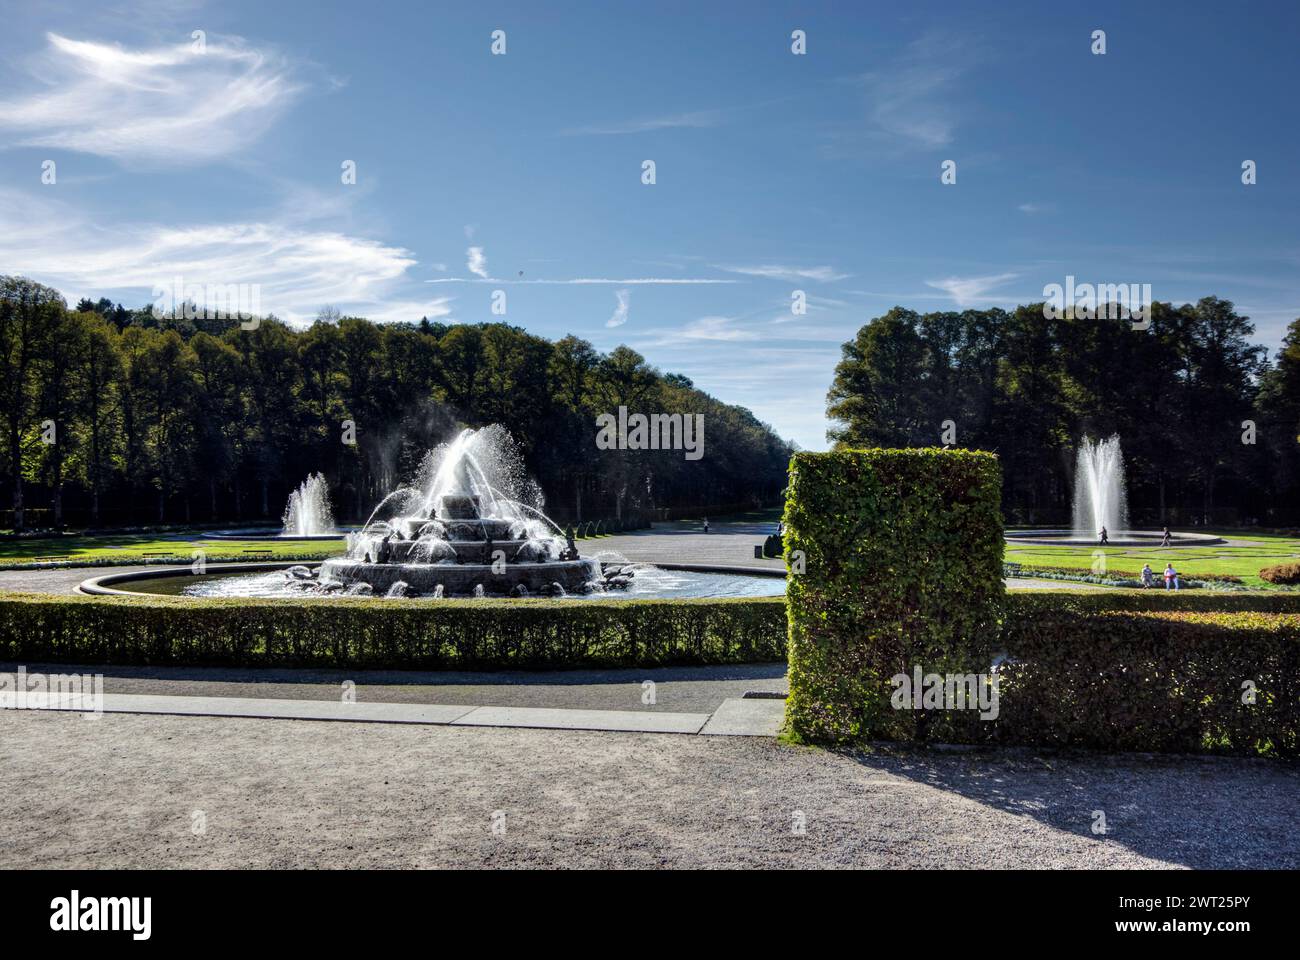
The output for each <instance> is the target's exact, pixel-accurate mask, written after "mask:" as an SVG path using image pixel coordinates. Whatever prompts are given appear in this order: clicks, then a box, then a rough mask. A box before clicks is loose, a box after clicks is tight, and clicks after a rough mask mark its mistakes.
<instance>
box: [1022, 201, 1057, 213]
mask: <svg viewBox="0 0 1300 960" xmlns="http://www.w3.org/2000/svg"><path fill="white" fill-rule="evenodd" d="M1016 209H1017V210H1019V211H1020V212H1021V213H1025V214H1028V215H1030V216H1033V215H1034V214H1036V213H1051V212H1053V211H1054V210H1055V209H1056V205H1055V204H1051V203H1022V204H1020V206H1018V207H1016Z"/></svg>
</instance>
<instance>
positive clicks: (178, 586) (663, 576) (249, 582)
mask: <svg viewBox="0 0 1300 960" xmlns="http://www.w3.org/2000/svg"><path fill="white" fill-rule="evenodd" d="M296 566H307V567H308V568H310V569H315V567H316V566H317V565H315V564H297V563H285V562H275V563H223V564H209V565H208V567H207V569H206V571H205V572H204V573H201V574H196V573H193V572H192V571H191V570H190V568H189V567H159V568H158V569H156V570H146V571H136V572H133V573H111V574H105V575H102V576H98V577H93V578H91V579H89V580H86V581H83V582H82V584H81V585H80V587H78V591H79V592H81V593H89V594H99V595H110V596H135V597H139V596H155V597H226V598H242V599H269V600H292V601H294V602H312V601H313V600H351V599H357V597H354V596H352V595H349V594H346V593H329V594H325V593H314V592H311V591H304V590H302V589H301V588H300V587H296V586H295V585H294V583H295V582H294V581H292V580H290V579H288V578H286V577H285V575H284V571H285V570H287V569H288V568H290V567H296ZM633 566H635V567H636V570H637V575H636V576H635V577H634V578H632V581H631V583H630V584H629V586H628V587H627V589H623V590H608V591H596V592H593V593H587V594H581V593H571V594H569V595H568V598H569V599H572V600H574V601H583V600H588V601H590V600H595V601H599V600H648V599H692V598H704V597H719V598H723V597H772V596H780V595H781V594H783V593H784V592H785V571H784V570H762V569H745V568H730V567H710V566H705V565H681V566H679V565H676V564H664V565H662V566H648V565H645V566H643V565H641V564H633ZM471 589H472V588H471ZM376 593H379V591H376ZM380 596H381V598H382V594H380ZM362 599H369V597H368V596H364V597H362ZM412 599H415V600H416V601H417V602H423V601H425V600H430V599H431V598H430V597H428V596H424V597H414V598H412ZM449 599H450V598H449ZM463 599H465V597H463V596H461V597H456V598H455V599H450V602H459V601H460V600H463Z"/></svg>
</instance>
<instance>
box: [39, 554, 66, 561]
mask: <svg viewBox="0 0 1300 960" xmlns="http://www.w3.org/2000/svg"><path fill="white" fill-rule="evenodd" d="M71 559H72V558H71V557H69V556H67V555H66V554H57V555H53V556H48V557H33V558H32V560H33V561H35V562H36V563H58V562H59V561H60V560H71Z"/></svg>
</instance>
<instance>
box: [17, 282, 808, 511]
mask: <svg viewBox="0 0 1300 960" xmlns="http://www.w3.org/2000/svg"><path fill="white" fill-rule="evenodd" d="M193 315H194V311H192V310H191V311H188V312H187V311H186V310H185V309H184V307H182V308H181V309H180V310H177V311H175V317H176V318H179V319H176V318H173V317H171V316H169V317H166V318H163V319H157V318H155V317H154V315H153V312H152V310H151V309H150V308H148V307H146V308H142V309H139V310H128V309H125V308H123V307H122V306H121V305H119V304H113V303H112V302H110V301H109V300H107V299H101V300H99V301H98V302H91V301H89V300H83V301H81V302H80V303H79V304H77V306H76V308H75V309H69V308H68V306H67V304H66V303H65V302H64V300H63V298H62V297H61V296H60V295H59V294H58V292H57V291H55V290H52V289H51V288H49V287H45V286H43V285H41V284H39V283H34V282H32V281H30V280H27V279H25V278H21V277H0V405H2V407H3V425H4V428H5V440H4V443H3V453H2V454H0V469H2V470H3V476H2V477H0V481H3V483H4V484H5V485H6V486H7V487H8V488H9V489H10V490H11V491H12V509H11V510H10V511H6V516H5V519H7V520H8V521H9V524H8V525H11V526H12V527H13V528H15V529H18V530H22V529H24V528H26V527H31V526H33V525H41V526H55V527H61V526H63V525H64V524H65V523H68V522H75V523H78V524H88V525H91V526H100V525H105V524H122V523H142V522H148V523H155V522H156V523H162V522H187V523H188V522H200V521H205V522H206V521H219V522H228V521H241V520H253V519H272V518H277V517H278V516H279V513H280V512H281V510H282V509H283V506H284V503H285V500H286V498H287V496H288V493H289V491H290V490H292V489H293V488H294V487H295V486H297V484H298V483H300V482H301V481H302V479H303V478H304V477H305V476H306V475H307V474H308V473H311V472H314V471H317V470H321V471H323V472H324V473H325V475H326V476H327V477H328V478H329V480H330V482H331V487H332V491H331V492H332V495H333V501H334V504H335V512H336V516H337V517H338V518H339V519H341V520H347V519H352V520H356V519H364V517H365V516H366V515H368V513H369V511H370V510H371V508H372V507H373V506H374V504H375V503H376V502H377V500H378V499H379V498H380V497H382V496H383V495H384V494H386V493H387V492H389V491H390V490H391V489H392V488H393V487H395V486H397V485H398V484H399V483H400V482H401V481H402V480H403V479H406V478H408V477H409V476H410V475H411V474H412V473H413V471H414V470H415V468H416V467H417V465H418V463H419V461H420V459H421V457H422V456H423V455H424V453H425V451H426V450H428V449H429V448H430V447H432V446H434V445H436V444H437V443H440V442H443V441H445V440H447V439H449V438H450V437H451V436H452V435H453V434H454V432H455V431H456V430H458V429H460V428H462V427H465V426H469V427H481V426H486V425H488V424H492V423H499V424H502V425H503V426H505V427H506V428H507V429H508V430H509V431H510V432H511V434H512V435H513V436H514V438H515V440H516V441H517V442H518V443H519V446H520V448H521V450H522V452H523V454H524V457H525V462H526V465H527V467H528V469H529V471H530V473H531V474H532V475H533V476H534V477H535V478H536V480H537V481H538V483H539V484H540V486H541V488H542V490H543V491H544V492H545V494H546V496H547V505H548V510H549V511H550V512H551V513H552V514H553V515H555V516H557V518H561V519H572V520H577V519H582V518H584V517H586V518H597V517H620V518H621V517H625V516H629V515H631V514H634V513H643V512H646V511H649V510H662V509H663V508H679V509H685V508H690V507H700V508H703V507H707V506H717V505H725V506H740V505H752V504H758V503H766V502H772V501H773V500H774V499H775V498H776V497H777V496H778V495H779V493H780V491H781V490H782V488H783V487H784V485H785V470H786V466H787V463H788V461H789V458H790V454H791V452H792V450H791V446H790V444H788V443H786V442H785V441H783V440H781V439H780V438H779V437H778V436H777V435H776V434H775V433H774V432H773V431H772V429H771V428H770V427H769V426H767V425H766V424H764V423H762V422H760V421H759V420H757V419H756V418H755V417H754V416H753V414H752V413H750V412H749V411H748V410H746V409H744V408H741V407H736V406H731V405H728V404H724V403H721V402H719V401H718V400H716V399H714V398H713V397H711V396H709V395H708V394H706V393H703V392H702V391H699V390H697V389H695V388H694V386H693V385H692V383H691V381H690V380H688V379H687V378H685V377H683V376H680V375H675V374H664V373H661V372H660V371H658V370H656V369H655V368H654V367H651V366H650V365H648V364H647V363H646V361H645V359H644V358H643V357H642V356H640V355H639V354H637V353H636V352H635V351H633V350H631V349H629V348H627V347H624V346H621V347H618V348H617V349H615V350H613V351H612V352H610V353H608V354H602V353H600V352H598V351H597V350H595V349H594V348H593V347H592V345H591V344H590V343H588V342H586V341H584V340H581V339H579V338H577V337H572V336H569V337H565V338H563V339H562V340H559V341H556V342H551V341H548V340H545V339H543V338H541V337H536V336H532V335H530V334H528V333H526V332H525V331H523V330H521V329H519V328H517V327H512V326H508V325H505V324H480V325H447V324H441V323H431V322H429V321H428V320H422V321H421V322H419V323H418V324H375V323H371V322H369V321H367V320H365V319H363V318H358V317H339V316H338V315H337V313H336V312H334V311H322V316H321V317H319V318H318V319H317V321H316V322H315V323H314V324H313V325H312V326H311V327H309V328H307V329H305V330H295V329H293V328H291V327H289V326H287V325H285V324H284V323H282V322H280V321H278V320H276V319H275V318H273V317H268V318H264V319H260V320H259V321H257V322H256V323H251V322H250V323H246V324H240V323H239V322H238V321H236V320H208V319H203V318H201V317H195V318H192V319H187V316H189V317H193ZM247 328H251V329H247ZM620 406H626V407H627V408H628V409H629V410H630V411H633V412H643V413H647V414H649V413H670V414H671V413H682V414H687V413H690V414H703V415H704V422H705V438H706V439H705V448H704V456H703V458H702V459H700V460H695V461H687V460H686V459H685V458H684V456H683V453H682V451H671V450H599V449H597V447H596V443H595V437H596V433H597V430H596V427H595V418H596V416H597V415H598V414H600V413H607V412H616V411H617V410H618V408H619V407H620ZM349 441H354V442H349ZM0 525H5V524H4V523H3V522H0Z"/></svg>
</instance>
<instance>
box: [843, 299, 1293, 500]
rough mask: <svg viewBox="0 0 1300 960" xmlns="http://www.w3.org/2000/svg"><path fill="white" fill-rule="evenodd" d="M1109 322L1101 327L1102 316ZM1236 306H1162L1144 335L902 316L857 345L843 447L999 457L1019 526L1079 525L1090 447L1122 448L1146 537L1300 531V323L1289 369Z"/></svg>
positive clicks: (1022, 310) (1041, 313) (980, 317)
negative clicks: (1272, 359)
mask: <svg viewBox="0 0 1300 960" xmlns="http://www.w3.org/2000/svg"><path fill="white" fill-rule="evenodd" d="M1099 312H1100V311H1099ZM1254 332H1255V328H1254V326H1253V325H1252V324H1251V322H1250V320H1249V318H1247V317H1244V316H1242V315H1240V314H1239V313H1237V311H1236V310H1235V308H1234V307H1233V305H1232V304H1231V303H1229V302H1228V301H1226V300H1221V299H1219V298H1217V297H1206V298H1204V299H1202V300H1200V301H1199V302H1197V303H1195V304H1184V305H1182V306H1179V307H1175V306H1173V305H1171V304H1168V303H1156V304H1154V305H1153V307H1152V311H1151V321H1150V323H1149V325H1147V326H1146V327H1145V328H1142V327H1141V326H1140V325H1139V326H1137V327H1135V326H1134V324H1133V323H1131V322H1130V321H1128V320H1119V319H1106V318H1105V316H1100V317H1099V316H1086V317H1085V316H1083V315H1082V314H1080V315H1079V316H1074V315H1072V314H1067V315H1066V316H1063V317H1060V318H1056V319H1053V318H1052V317H1050V316H1049V315H1048V312H1047V311H1045V310H1044V309H1043V305H1042V304H1030V305H1027V306H1022V307H1019V308H1017V309H1016V310H1014V311H1013V312H1011V313H1007V312H1006V311H1003V310H999V309H992V310H984V311H976V310H967V311H965V312H961V313H930V314H924V315H919V314H916V313H914V312H912V311H909V310H904V309H902V308H895V309H893V310H890V311H889V312H888V313H886V314H885V315H883V316H881V317H877V318H876V319H874V320H872V321H871V322H870V323H868V324H867V325H866V326H864V327H862V329H861V330H859V331H858V333H857V335H856V336H855V337H854V338H853V340H851V341H849V342H848V343H846V344H844V347H843V357H842V359H841V361H840V363H839V365H838V366H837V367H836V371H835V379H834V382H833V383H832V385H831V388H830V391H829V393H828V396H827V413H828V416H829V417H830V418H831V420H832V421H833V427H832V429H831V431H830V433H829V437H830V439H831V440H832V441H834V442H835V443H836V444H838V445H840V446H877V445H885V446H934V445H938V444H941V443H943V442H944V436H943V432H944V426H943V425H944V423H945V422H946V421H952V424H953V427H954V428H955V432H956V437H955V441H956V444H957V445H958V446H966V447H975V448H979V449H986V450H993V451H995V452H997V453H998V454H999V456H1000V457H1001V459H1002V464H1003V475H1004V479H1003V482H1004V491H1003V506H1004V509H1005V511H1006V513H1007V516H1008V519H1009V520H1010V521H1012V522H1020V523H1068V521H1069V516H1070V501H1071V496H1072V489H1073V473H1074V453H1075V450H1076V449H1077V445H1078V442H1079V440H1080V438H1081V437H1083V436H1084V435H1085V434H1086V435H1091V436H1094V437H1105V436H1109V435H1111V434H1118V435H1119V436H1120V438H1121V441H1122V443H1123V448H1124V454H1125V460H1126V463H1127V467H1128V470H1127V474H1128V476H1127V480H1128V488H1129V504H1130V510H1131V512H1132V513H1133V518H1134V520H1135V521H1137V522H1140V523H1146V524H1151V523H1157V522H1171V523H1172V522H1177V523H1208V522H1219V523H1224V522H1248V521H1251V520H1259V521H1260V522H1272V523H1276V524H1291V523H1295V522H1297V520H1300V320H1297V321H1296V322H1295V323H1293V324H1292V325H1291V327H1290V330H1289V333H1288V334H1287V337H1286V340H1285V342H1284V344H1283V348H1282V350H1281V352H1280V353H1279V355H1278V357H1277V362H1276V364H1275V365H1272V366H1270V365H1269V364H1268V362H1267V360H1266V353H1267V351H1266V350H1265V348H1263V347H1261V346H1259V345H1258V344H1255V343H1252V342H1251V339H1250V338H1251V337H1252V336H1253V335H1254Z"/></svg>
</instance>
